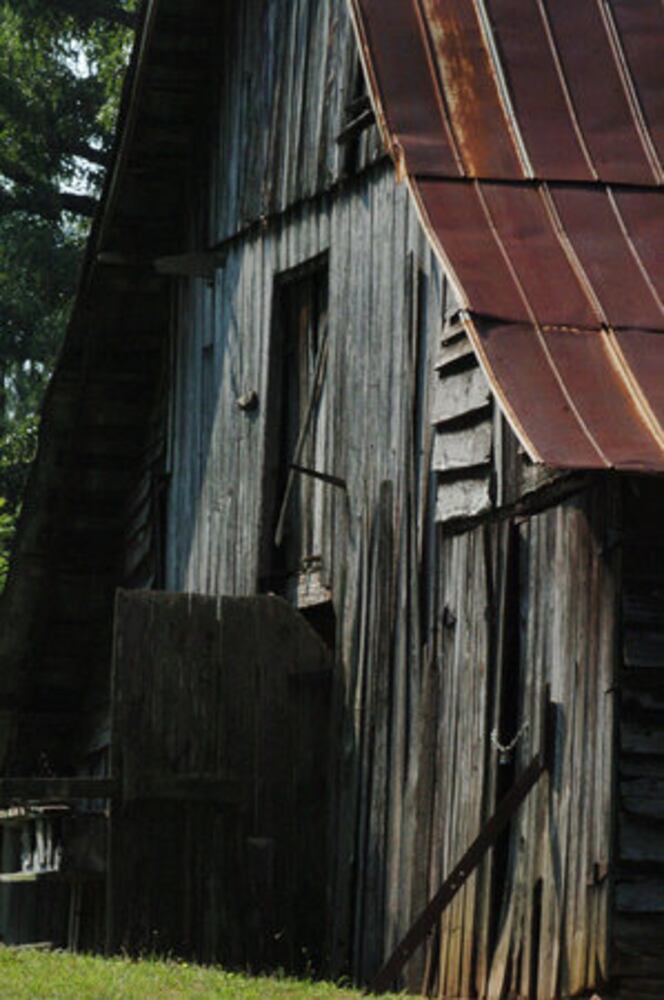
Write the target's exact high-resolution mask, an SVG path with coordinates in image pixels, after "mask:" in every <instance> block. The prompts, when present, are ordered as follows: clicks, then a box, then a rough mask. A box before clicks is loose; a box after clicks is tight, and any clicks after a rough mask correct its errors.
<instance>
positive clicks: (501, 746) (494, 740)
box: [491, 719, 530, 753]
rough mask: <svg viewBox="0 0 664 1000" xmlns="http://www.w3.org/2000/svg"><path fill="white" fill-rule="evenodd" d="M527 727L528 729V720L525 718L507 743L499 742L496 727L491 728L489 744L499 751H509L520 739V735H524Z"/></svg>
mask: <svg viewBox="0 0 664 1000" xmlns="http://www.w3.org/2000/svg"><path fill="white" fill-rule="evenodd" d="M529 729H530V722H529V721H528V720H527V719H526V721H525V722H524V724H523V725H522V726H521V728H520V729H518V730H517V732H516V735H515V737H514V739H512V740H510V742H509V743H501V742H500V740H499V739H498V730H497V729H492V730H491V745H492V746H493V747H495V749H496V750H497V751H498V752H499V753H511V752H512V750H514V747H515V746H516V745H517V743H518V742H519V740H520V739H521V737H522V736H523V735H524V733H527V732H528V730H529Z"/></svg>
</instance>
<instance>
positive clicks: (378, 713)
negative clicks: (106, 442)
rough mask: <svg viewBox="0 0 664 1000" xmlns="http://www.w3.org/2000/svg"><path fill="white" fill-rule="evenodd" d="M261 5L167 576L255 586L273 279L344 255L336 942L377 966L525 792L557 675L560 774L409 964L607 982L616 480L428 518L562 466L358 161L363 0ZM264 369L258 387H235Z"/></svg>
mask: <svg viewBox="0 0 664 1000" xmlns="http://www.w3.org/2000/svg"><path fill="white" fill-rule="evenodd" d="M243 10H244V11H245V12H244V13H242V12H240V13H236V16H235V18H231V19H230V20H229V30H228V34H227V42H226V46H227V51H226V53H225V58H224V61H223V65H222V75H223V78H224V79H223V86H222V87H221V90H220V93H221V102H220V105H219V107H218V108H217V111H216V118H215V123H214V124H213V127H212V128H211V131H210V146H211V148H212V150H213V153H212V162H211V163H209V162H208V160H207V159H206V160H205V162H204V163H203V166H202V169H201V170H200V171H199V172H198V174H197V176H196V177H195V178H193V179H192V196H191V213H190V219H191V227H190V242H191V248H193V249H196V248H200V247H201V246H209V245H211V244H214V243H216V242H218V243H219V245H220V247H221V250H222V251H223V260H222V261H220V265H223V266H219V268H218V269H217V271H216V273H215V276H214V279H213V280H206V279H204V278H196V277H189V278H183V279H181V280H180V282H179V289H178V301H177V309H176V318H175V323H174V327H175V339H174V350H173V370H172V377H171V403H170V416H169V447H168V457H167V472H168V474H169V475H170V477H171V479H170V490H169V503H168V519H167V545H166V584H167V586H168V588H170V589H174V590H185V591H195V592H199V593H203V594H229V595H230V594H236V595H238V594H250V593H253V592H255V590H256V589H257V587H258V585H259V579H260V576H261V549H262V545H263V540H264V536H265V533H266V531H267V530H269V525H268V524H267V523H263V519H264V513H265V504H264V495H263V494H264V476H263V470H264V468H265V465H266V462H267V461H268V458H269V456H268V455H267V454H266V442H267V441H268V439H269V435H268V425H267V421H268V407H267V400H268V388H269V386H268V379H269V371H270V350H271V337H272V333H273V326H274V288H275V281H276V280H277V279H278V277H279V276H280V275H283V274H284V272H287V271H289V270H291V269H294V268H296V267H298V266H300V265H302V264H304V263H306V262H307V261H311V260H313V259H314V258H316V257H319V256H320V255H324V254H326V255H327V267H328V315H329V350H330V354H329V359H328V363H327V370H326V374H325V382H324V389H323V394H322V397H321V401H320V406H319V410H318V417H317V419H318V421H319V422H320V425H321V426H322V430H321V426H319V427H318V429H317V438H318V440H319V441H320V442H321V448H320V450H319V451H318V452H317V458H316V461H317V462H318V463H320V467H319V469H318V471H320V472H323V473H327V474H329V475H332V476H334V477H337V479H340V480H343V481H344V482H345V484H346V487H345V489H340V488H339V487H338V486H333V485H326V486H325V487H324V488H323V489H322V490H321V491H320V495H321V496H322V505H321V509H320V511H319V512H318V513H317V516H319V517H320V521H319V524H320V532H321V537H322V538H323V551H322V553H321V556H322V573H323V578H324V579H323V582H324V584H325V585H327V586H329V588H330V589H331V593H332V599H333V603H334V608H335V612H336V617H337V643H336V657H337V669H336V689H335V698H336V718H337V731H336V737H337V762H336V780H335V784H334V787H335V795H336V798H335V802H334V809H333V822H332V825H331V829H330V838H329V841H330V858H331V864H332V872H331V887H332V894H331V897H330V898H331V899H332V905H331V907H330V914H331V927H330V931H329V952H330V960H331V963H332V966H333V968H334V969H335V970H336V971H339V970H340V969H341V968H342V967H343V966H344V965H346V964H347V965H348V966H349V967H350V968H351V970H352V971H353V972H354V973H355V974H356V975H358V976H360V977H368V976H371V975H372V974H373V973H374V972H375V971H376V970H377V968H378V966H379V965H380V964H381V962H382V960H383V959H384V957H385V956H386V954H387V953H388V951H389V950H391V948H392V947H393V946H394V945H395V944H396V942H397V940H398V939H399V937H400V936H401V934H402V933H404V932H405V931H406V930H407V928H408V926H409V924H410V922H411V919H412V917H413V916H415V915H416V913H417V912H418V911H419V909H420V908H421V906H422V905H423V903H424V902H425V901H426V899H427V898H428V896H429V894H430V893H431V892H433V891H435V889H436V888H437V887H438V885H439V882H440V879H442V878H443V877H444V876H445V874H446V873H447V872H448V871H449V870H450V869H451V867H452V866H453V865H454V863H455V862H456V860H457V859H458V858H459V856H460V855H461V854H462V853H463V852H464V851H465V849H466V848H467V846H468V844H469V842H470V841H471V840H472V839H473V837H474V836H475V835H476V834H477V833H478V832H479V828H480V826H481V824H482V822H483V821H484V820H485V819H486V818H487V817H488V816H489V815H490V813H491V811H492V809H493V806H494V805H495V801H496V798H497V797H499V795H500V794H502V792H504V791H505V788H504V784H505V780H504V775H502V776H501V775H500V774H499V766H498V764H497V754H496V751H495V749H494V748H493V746H492V742H491V738H490V734H491V730H492V729H493V727H494V726H497V727H498V730H499V735H500V737H501V738H502V739H508V738H509V737H510V735H513V733H511V731H510V729H509V727H510V726H513V727H515V726H516V727H518V726H520V725H522V724H523V722H525V721H528V722H529V725H530V729H527V730H526V731H525V732H524V734H523V737H522V738H521V740H520V741H519V743H518V747H517V751H516V754H517V755H516V758H515V760H514V761H513V764H512V770H511V772H510V773H512V774H514V773H516V769H517V767H519V766H521V765H522V764H523V763H524V762H525V761H526V759H527V757H528V756H529V754H530V752H531V751H532V748H533V747H534V746H535V743H536V738H537V736H538V734H537V732H536V723H535V721H534V719H535V716H536V711H535V706H537V705H538V704H539V699H540V695H541V692H542V689H543V686H544V685H545V684H546V683H550V684H551V686H552V694H553V697H554V700H555V701H556V702H558V703H559V706H560V707H559V721H560V726H559V728H560V743H559V751H558V753H559V756H558V761H557V765H556V773H555V775H554V777H553V780H552V782H551V784H550V785H549V784H548V782H547V781H546V780H545V781H543V782H542V784H541V786H540V787H539V789H538V790H537V791H536V792H535V793H533V795H532V796H531V798H530V800H529V802H528V803H527V805H526V807H525V808H524V810H523V812H522V813H521V815H520V816H519V817H518V818H517V819H516V820H515V821H514V822H513V824H512V827H511V830H510V833H509V835H508V836H507V838H506V839H505V840H504V841H503V842H502V844H501V847H500V851H498V852H496V855H495V858H494V860H493V861H491V862H490V863H487V864H485V865H484V867H483V868H482V869H480V870H479V871H478V873H477V874H476V875H475V876H473V877H472V878H471V880H470V881H469V883H468V886H467V887H466V888H465V889H464V891H463V892H462V893H461V894H460V896H459V897H458V899H457V900H456V901H455V903H454V904H453V906H452V907H451V908H450V910H449V912H448V913H447V914H446V915H445V917H444V919H443V923H442V928H441V933H440V935H439V936H437V938H436V942H435V944H433V945H432V946H431V947H430V948H429V950H428V952H425V950H424V949H423V950H422V953H421V954H420V955H418V956H417V957H416V958H415V959H414V960H413V962H412V963H411V966H410V968H409V970H408V974H407V981H408V982H409V984H410V985H411V986H414V987H417V988H419V987H421V986H422V983H423V981H424V985H425V987H426V989H427V990H430V991H432V992H434V993H436V994H438V995H440V996H445V997H459V996H470V995H472V994H473V991H475V992H476V994H477V995H479V996H494V997H498V996H499V995H500V991H501V989H502V988H503V986H506V987H507V988H512V989H513V990H514V991H515V992H516V994H517V995H521V996H530V995H532V996H538V997H541V998H550V997H554V996H558V995H562V996H564V995H565V991H568V992H573V991H576V990H581V989H585V988H587V987H591V986H594V985H595V984H597V983H599V982H601V981H602V979H603V977H604V976H605V974H606V969H607V954H606V947H607V930H606V921H607V905H608V903H607V900H608V891H609V888H608V881H607V878H606V871H607V865H608V852H609V836H610V830H611V799H610V796H611V788H612V783H611V752H610V749H611V741H612V698H611V695H610V693H609V694H607V692H610V689H611V686H612V678H613V650H614V646H613V641H614V626H615V618H614V603H615V601H614V589H613V588H614V585H615V580H614V577H613V575H612V557H611V555H610V552H609V550H606V549H605V547H604V546H605V541H606V534H607V530H608V529H607V523H608V521H609V520H610V517H611V509H610V507H611V504H610V499H609V493H608V492H606V491H604V490H603V488H602V487H599V488H598V490H597V492H596V493H588V494H587V495H585V496H584V497H583V498H581V499H575V500H567V501H566V502H564V503H561V504H559V506H558V507H557V508H555V509H552V510H550V511H548V512H545V513H542V514H540V515H538V516H536V517H530V518H529V519H526V520H524V521H523V522H522V523H519V524H516V523H510V524H507V525H505V524H503V525H502V526H501V525H500V524H499V523H498V522H492V523H488V522H487V524H486V525H485V526H483V527H476V528H474V529H473V530H467V531H466V532H465V533H463V534H457V535H456V536H452V535H451V534H450V533H449V532H448V531H447V530H446V529H445V528H444V527H443V528H440V527H438V528H436V520H437V519H438V520H439V521H443V522H447V521H449V520H456V522H457V524H456V526H455V530H457V531H458V530H459V525H462V524H463V522H464V520H466V521H467V519H468V518H469V517H472V516H474V517H475V518H477V517H478V516H486V515H489V514H491V512H492V504H493V502H494V500H495V499H498V500H499V502H504V503H508V504H513V503H515V502H516V501H517V500H518V499H519V497H520V495H521V493H522V492H525V491H527V490H529V489H534V488H535V487H537V486H539V485H541V484H542V483H543V482H546V481H547V477H546V474H544V475H542V474H541V473H540V472H533V473H529V472H528V470H527V469H525V466H524V462H523V459H522V456H520V455H519V454H518V452H517V449H516V447H515V446H514V443H513V440H512V438H511V437H510V436H509V432H507V431H506V429H505V427H504V422H503V420H502V418H501V417H499V416H498V415H497V413H496V410H495V408H494V409H493V410H492V407H491V404H490V399H489V395H488V392H487V389H486V384H485V383H484V381H483V377H482V374H481V372H480V370H479V368H477V366H476V363H475V361H474V359H473V358H472V356H471V355H469V354H468V352H467V350H466V345H465V343H464V341H463V337H462V336H457V334H456V333H455V332H454V330H453V329H452V328H451V326H450V324H451V323H452V317H453V316H454V314H455V312H456V304H455V302H454V298H453V295H452V294H451V292H450V289H449V286H448V284H447V282H446V280H445V278H444V276H443V274H442V271H441V268H440V265H439V263H438V261H437V260H436V259H435V258H434V256H433V254H432V252H431V250H430V248H429V247H428V244H427V241H426V238H425V236H424V234H423V232H422V230H421V227H420V225H419V222H418V219H417V215H416V212H415V210H414V208H413V206H412V205H411V203H410V200H409V197H408V193H407V191H406V189H405V187H403V186H399V185H397V184H396V183H395V178H394V175H393V171H392V168H391V166H390V165H389V164H388V163H386V162H385V161H378V160H376V159H375V155H374V154H371V151H369V154H368V155H367V156H364V158H362V157H360V160H359V161H356V165H357V163H358V162H359V165H360V167H361V169H359V170H357V171H355V172H352V173H349V174H346V173H345V172H344V166H343V163H342V160H341V157H340V151H339V148H338V146H337V145H336V144H335V143H334V135H335V132H336V131H337V130H340V128H341V126H342V124H343V109H344V108H345V105H346V103H347V102H346V99H345V98H344V97H342V94H341V90H340V87H341V85H342V81H344V80H347V79H348V78H349V75H350V69H349V66H350V64H351V63H352V61H353V60H354V59H355V55H354V48H353V42H352V40H351V36H350V34H349V28H348V21H347V14H346V12H345V5H344V4H343V3H342V2H341V0H335V2H334V3H320V4H319V3H316V2H311V3H305V2H304V0H302V2H301V3H300V2H298V3H294V4H292V5H291V4H288V5H286V4H276V3H264V4H260V3H255V4H248V5H246V9H245V8H243ZM261 12H262V13H261ZM228 16H229V17H230V14H229V15H228ZM305 38H308V39H309V43H308V45H307V44H306V43H305V41H304V39H305ZM268 49H269V52H268V53H267V58H266V60H265V65H263V64H262V63H261V59H260V58H259V54H261V53H262V52H264V51H267V50H268ZM261 95H262V96H261ZM334 122H336V124H334ZM375 152H376V150H374V153H375ZM208 167H209V172H208ZM441 345H442V351H441ZM436 362H438V369H436ZM252 392H255V393H256V394H257V397H258V407H257V408H256V409H248V410H247V409H243V408H241V407H240V406H238V400H240V399H241V398H242V397H244V398H247V397H248V395H249V394H250V393H252ZM434 425H435V426H434ZM524 470H525V471H524ZM436 507H437V513H436ZM515 566H516V567H517V568H515ZM506 706H507V707H506ZM501 727H502V728H501ZM505 728H507V730H508V731H506V732H505V731H504V729H505ZM589 817H590V819H589ZM535 934H537V935H538V938H539V939H538V941H537V942H535V941H534V935H535ZM533 990H534V991H535V992H533ZM529 991H530V992H529Z"/></svg>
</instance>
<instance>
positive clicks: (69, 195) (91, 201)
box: [59, 191, 97, 219]
mask: <svg viewBox="0 0 664 1000" xmlns="http://www.w3.org/2000/svg"><path fill="white" fill-rule="evenodd" d="M59 199H60V206H61V208H62V209H63V211H65V212H73V213H74V215H83V216H85V217H86V218H87V219H91V218H92V216H93V215H94V214H95V212H96V210H97V200H96V199H95V198H92V197H91V196H90V195H88V194H76V193H75V192H73V191H62V192H60V195H59Z"/></svg>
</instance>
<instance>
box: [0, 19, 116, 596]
mask: <svg viewBox="0 0 664 1000" xmlns="http://www.w3.org/2000/svg"><path fill="white" fill-rule="evenodd" d="M134 8H135V3H134V2H133V0H0V590H1V589H2V581H3V574H4V572H5V569H6V548H7V544H8V537H9V536H10V535H11V533H12V531H13V525H14V523H15V519H16V517H17V513H18V509H19V506H20V498H21V494H22V489H23V486H24V484H25V481H26V479H27V474H28V471H29V467H30V462H31V460H32V456H33V453H34V448H35V441H36V433H37V431H36V429H37V424H38V418H37V413H38V412H39V409H40V406H41V399H42V396H43V391H44V387H45V385H46V382H47V381H48V378H49V376H50V373H51V371H52V369H53V365H54V363H55V359H56V357H57V353H58V350H59V347H60V344H61V343H62V339H63V336H64V330H65V327H66V323H67V320H68V317H69V313H70V310H71V304H72V300H73V295H74V291H75V287H76V278H77V271H78V266H79V263H80V258H81V251H82V248H83V245H84V242H85V237H86V235H87V229H88V224H89V219H90V218H91V217H92V215H93V214H94V211H95V207H96V200H97V198H98V195H99V191H100V189H101V182H102V179H103V168H104V166H105V164H106V163H107V161H108V153H109V150H110V147H111V142H112V135H113V131H114V128H115V121H116V117H117V110H118V103H119V93H120V89H121V88H120V85H121V82H122V77H123V74H124V69H125V66H126V63H127V59H128V56H129V51H130V46H131V42H132V31H131V26H132V25H133V23H134V17H135V14H134ZM3 567H5V569H3Z"/></svg>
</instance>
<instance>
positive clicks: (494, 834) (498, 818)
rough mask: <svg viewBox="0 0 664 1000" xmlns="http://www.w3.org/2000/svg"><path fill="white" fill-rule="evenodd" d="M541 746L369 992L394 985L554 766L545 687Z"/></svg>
mask: <svg viewBox="0 0 664 1000" xmlns="http://www.w3.org/2000/svg"><path fill="white" fill-rule="evenodd" d="M540 732H541V743H540V749H539V750H538V752H537V754H536V755H535V756H534V757H533V759H532V760H531V762H530V764H529V765H528V767H527V768H526V770H525V771H524V772H523V774H522V775H521V777H519V778H517V780H516V781H515V782H514V784H513V785H512V787H511V788H510V790H509V792H508V793H507V794H506V795H505V796H504V798H503V799H502V800H501V802H500V803H499V804H498V806H497V808H496V811H495V812H494V813H493V815H492V816H491V818H490V819H489V820H488V821H487V823H486V824H485V825H484V827H483V828H482V830H481V831H480V833H479V834H478V836H477V837H476V838H475V840H474V841H473V843H472V844H471V845H470V847H469V848H468V850H467V851H466V853H465V854H464V855H463V857H462V858H461V860H460V861H459V862H458V863H457V865H456V866H455V867H454V869H453V870H452V871H451V872H450V874H449V875H448V877H447V878H446V879H445V881H444V882H443V884H442V886H441V887H440V889H439V890H438V892H437V893H436V895H435V896H434V897H433V899H431V900H430V902H429V903H428V904H427V906H426V907H425V908H424V910H423V911H422V913H421V914H420V915H419V917H418V918H417V920H416V921H415V923H414V924H413V925H412V927H411V928H410V930H409V931H408V932H407V934H406V935H405V937H403V938H402V940H401V941H400V942H399V944H398V945H397V947H396V948H395V949H394V951H393V952H392V954H391V955H390V957H389V958H388V960H387V961H386V962H385V964H384V965H383V967H382V969H381V970H380V972H379V973H378V975H377V976H376V977H375V979H374V980H373V982H372V983H371V986H370V987H369V992H370V993H386V992H387V991H388V990H389V989H390V987H391V986H392V984H393V982H394V980H395V979H396V978H397V976H398V975H399V973H400V972H401V970H402V969H403V967H404V965H405V964H406V962H407V961H408V959H409V958H410V957H411V955H413V953H414V952H415V950H416V949H417V948H418V947H419V946H420V945H421V944H422V943H423V942H424V940H425V938H426V937H427V935H428V934H429V933H430V932H431V930H432V929H433V927H434V925H435V924H436V922H437V921H438V920H439V919H440V917H441V915H442V913H443V911H444V910H445V908H446V907H447V906H448V905H449V903H451V901H452V900H453V899H454V897H455V896H456V894H457V892H458V891H459V889H461V887H462V886H463V885H464V883H465V882H466V880H467V879H468V878H469V876H470V875H472V873H473V871H474V870H475V869H476V868H477V866H478V865H479V863H480V861H481V860H482V858H483V857H484V855H485V854H486V852H487V851H488V850H489V849H490V848H491V847H493V846H494V844H495V843H496V841H497V839H498V837H499V836H500V834H501V833H502V831H503V830H504V829H505V827H506V826H507V824H508V823H509V821H510V820H511V819H512V817H513V815H514V813H515V812H516V811H517V809H518V808H519V806H520V805H521V804H522V802H523V801H524V800H525V799H526V797H527V796H528V794H529V792H530V791H531V789H532V788H534V786H535V785H536V784H537V782H538V780H539V778H540V777H541V775H542V774H543V773H544V771H547V770H549V769H550V768H551V766H552V763H553V758H554V753H555V738H554V737H555V713H554V706H553V705H552V704H551V702H550V701H549V688H548V686H547V688H546V689H545V697H544V698H543V701H542V721H541V730H540Z"/></svg>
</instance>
